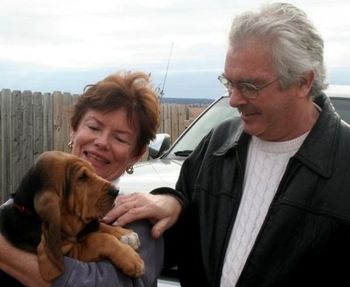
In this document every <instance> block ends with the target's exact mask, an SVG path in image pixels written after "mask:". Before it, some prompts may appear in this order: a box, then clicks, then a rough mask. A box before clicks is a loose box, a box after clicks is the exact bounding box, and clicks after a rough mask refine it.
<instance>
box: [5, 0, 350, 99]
mask: <svg viewBox="0 0 350 287" xmlns="http://www.w3.org/2000/svg"><path fill="white" fill-rule="evenodd" d="M270 2H275V1H270ZM263 3H266V1H261V0H147V1H144V0H142V1H141V0H124V1H122V0H99V1H96V0H31V1H29V2H28V1H27V0H0V7H1V9H0V90H1V89H11V90H20V91H24V90H31V91H33V92H42V93H46V92H49V93H51V92H54V91H61V92H69V93H73V94H75V93H77V94H79V93H81V92H82V91H83V89H84V87H85V86H86V85H88V84H92V83H95V82H97V81H99V80H101V79H103V78H104V77H106V76H107V75H109V74H111V73H114V72H117V71H120V70H132V71H136V70H137V71H139V70H141V71H144V72H147V73H150V74H151V76H152V80H153V85H154V86H155V87H156V88H158V89H160V90H163V91H164V97H182V98H213V99H214V98H217V97H218V96H220V95H222V94H223V93H224V90H223V88H222V87H221V86H220V84H219V82H218V81H217V75H219V74H220V73H222V71H223V67H224V60H225V54H226V49H227V35H228V31H229V28H230V24H231V21H232V19H233V18H234V16H235V15H237V14H239V13H241V12H243V11H245V10H247V9H257V8H259V7H260V6H261V4H263ZM289 3H292V4H294V5H296V6H298V7H299V8H301V9H303V10H304V11H305V12H306V13H307V14H308V16H309V18H310V19H311V20H312V21H313V22H314V24H315V26H316V27H317V28H318V30H319V31H320V33H321V35H322V36H323V38H324V41H325V54H324V57H325V63H326V66H327V71H328V82H329V83H331V84H350V17H349V11H350V1H348V0H302V1H289Z"/></svg>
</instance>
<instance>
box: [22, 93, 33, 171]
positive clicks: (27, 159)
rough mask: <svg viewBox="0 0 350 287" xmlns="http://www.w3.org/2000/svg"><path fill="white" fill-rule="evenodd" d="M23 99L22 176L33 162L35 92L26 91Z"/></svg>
mask: <svg viewBox="0 0 350 287" xmlns="http://www.w3.org/2000/svg"><path fill="white" fill-rule="evenodd" d="M22 95H23V96H22V100H23V107H22V112H23V123H22V129H21V130H22V143H21V147H22V151H21V173H20V174H21V176H22V175H24V173H25V172H26V171H27V170H28V168H29V167H30V165H31V164H32V163H33V149H34V146H33V141H32V140H31V138H32V136H33V134H34V132H35V128H34V126H33V94H32V92H31V91H24V92H23V94H22Z"/></svg>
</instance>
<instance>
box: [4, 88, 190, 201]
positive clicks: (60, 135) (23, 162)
mask: <svg viewBox="0 0 350 287" xmlns="http://www.w3.org/2000/svg"><path fill="white" fill-rule="evenodd" d="M76 97H77V95H71V94H70V93H61V92H54V93H40V92H31V91H24V92H20V91H11V90H7V89H6V90H2V91H1V93H0V136H1V138H0V157H1V158H0V165H1V166H0V167H1V171H0V180H1V183H0V188H1V190H0V195H1V197H0V203H2V202H4V201H5V200H6V199H7V198H8V197H9V195H10V194H11V193H12V192H14V191H15V190H16V188H17V186H18V183H19V182H20V180H21V178H22V177H23V175H24V173H25V172H26V171H27V170H28V168H29V167H30V166H31V165H32V163H33V162H34V160H35V159H36V158H37V156H38V155H39V154H41V153H42V152H43V151H46V150H62V151H67V152H68V151H69V150H68V147H67V143H68V141H69V133H70V129H69V117H70V107H71V106H72V103H73V102H74V100H75V98H76ZM189 114H190V113H189V110H188V106H186V105H179V104H161V123H160V128H159V132H161V133H163V132H164V133H168V134H170V135H171V139H172V140H174V139H176V138H177V137H178V135H179V134H180V133H181V132H182V131H183V130H184V129H185V128H186V127H187V126H188V124H189V123H190V121H191V120H192V119H190V118H189Z"/></svg>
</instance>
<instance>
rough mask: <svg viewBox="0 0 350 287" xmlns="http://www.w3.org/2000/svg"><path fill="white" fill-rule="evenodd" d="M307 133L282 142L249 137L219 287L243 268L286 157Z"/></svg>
mask: <svg viewBox="0 0 350 287" xmlns="http://www.w3.org/2000/svg"><path fill="white" fill-rule="evenodd" d="M307 134H308V133H305V134H303V135H302V136H300V137H298V138H296V139H293V140H290V141H286V142H267V141H263V140H261V139H259V138H257V137H252V140H251V142H250V144H249V150H248V158H247V166H246V171H245V178H244V187H243V195H242V200H241V203H240V206H239V209H238V213H237V217H236V220H235V224H234V226H233V231H232V233H231V238H230V241H229V244H228V247H227V250H226V255H225V261H224V266H223V271H222V277H221V287H233V286H235V285H236V282H237V280H238V278H239V276H240V274H241V272H242V270H243V267H244V265H245V262H246V260H247V258H248V255H249V253H250V251H251V249H252V247H253V245H254V242H255V240H256V237H257V235H258V233H259V230H260V228H261V226H262V224H263V221H264V219H265V217H266V214H267V211H268V209H269V206H270V204H271V202H272V199H273V197H274V195H275V193H276V190H277V188H278V185H279V183H280V181H281V178H282V176H283V174H284V172H285V170H286V167H287V164H288V161H289V159H290V158H291V157H292V156H293V155H294V154H295V153H296V152H297V150H298V149H299V148H300V146H301V144H302V143H303V141H304V139H305V138H306V136H307Z"/></svg>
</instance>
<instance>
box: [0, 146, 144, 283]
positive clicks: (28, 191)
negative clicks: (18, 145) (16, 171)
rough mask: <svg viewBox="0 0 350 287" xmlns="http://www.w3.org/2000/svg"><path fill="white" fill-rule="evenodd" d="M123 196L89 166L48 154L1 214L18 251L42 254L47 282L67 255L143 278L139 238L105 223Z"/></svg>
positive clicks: (63, 155) (0, 224)
mask: <svg viewBox="0 0 350 287" xmlns="http://www.w3.org/2000/svg"><path fill="white" fill-rule="evenodd" d="M117 194H118V190H116V189H115V188H114V187H113V186H112V185H111V183H110V182H108V181H106V180H104V179H102V178H101V177H99V176H97V175H96V174H95V173H94V171H93V168H92V167H91V165H90V164H89V163H88V162H86V161H84V160H82V159H80V158H79V157H76V156H74V155H71V154H68V153H63V152H58V151H50V152H45V153H43V154H42V155H41V156H40V157H39V158H38V160H37V161H36V163H35V164H34V165H33V167H32V168H31V169H30V170H29V171H28V172H27V174H26V175H25V176H24V178H23V180H22V182H21V184H20V186H19V188H18V190H17V191H16V193H15V194H13V204H10V205H8V206H6V207H4V208H3V210H2V211H1V217H0V228H1V233H2V234H3V235H4V236H5V237H6V238H7V240H8V241H9V242H11V243H12V244H13V245H14V246H16V247H18V248H21V249H24V250H27V251H30V252H33V253H37V254H38V261H39V267H40V272H41V275H42V276H43V278H44V279H45V280H47V281H51V280H53V279H55V278H56V277H58V276H59V275H60V274H61V273H62V272H63V269H64V265H63V255H67V256H70V257H73V258H76V259H79V260H82V261H96V260H99V259H101V258H108V259H109V260H111V261H112V262H113V263H114V264H115V265H116V266H117V267H119V268H120V269H121V270H122V271H123V272H125V273H126V274H127V275H129V276H133V277H139V276H141V275H142V274H143V271H144V265H143V261H142V259H141V258H140V256H139V255H138V253H137V252H136V251H135V250H134V249H133V248H135V249H136V248H137V247H138V244H139V242H138V239H137V235H136V234H135V233H133V232H132V231H131V230H127V229H124V228H121V227H112V226H108V225H105V224H102V223H100V222H99V219H100V218H102V216H103V215H104V214H105V213H106V212H107V211H109V210H110V209H111V207H112V205H113V202H114V199H115V197H116V196H117ZM121 240H123V241H131V243H132V244H131V245H133V246H132V247H131V246H129V245H128V244H125V243H123V242H121Z"/></svg>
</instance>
